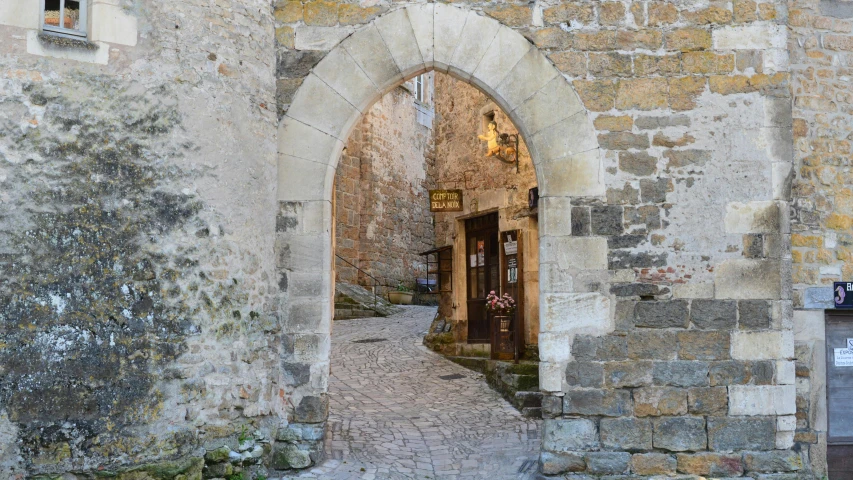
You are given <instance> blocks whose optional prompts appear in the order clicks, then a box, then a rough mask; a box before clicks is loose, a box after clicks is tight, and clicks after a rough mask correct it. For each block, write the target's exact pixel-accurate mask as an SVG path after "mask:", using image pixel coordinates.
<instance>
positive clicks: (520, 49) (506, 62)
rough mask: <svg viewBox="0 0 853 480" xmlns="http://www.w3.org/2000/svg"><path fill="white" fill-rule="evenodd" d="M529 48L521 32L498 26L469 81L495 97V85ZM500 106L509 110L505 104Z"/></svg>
mask: <svg viewBox="0 0 853 480" xmlns="http://www.w3.org/2000/svg"><path fill="white" fill-rule="evenodd" d="M531 48H532V45H531V44H530V42H528V41H527V39H526V38H524V37H523V36H521V34H519V33H518V32H516V31H515V30H513V29H511V28H506V27H500V28H499V29H498V33H497V35H496V36H495V38H494V40H493V41H492V43H491V44H490V45H489V49H488V51H489V54H488V55H486V56H484V57H483V59H482V61H481V62H480V64H479V65H478V66H477V69H476V70H474V74H473V76H472V78H471V82H472V83H473V84H474V85H475V86H477V87H479V88H481V89H482V90H483V91H484V92H486V93H487V94H489V95H490V96H491V97H492V98H497V97H498V95H497V92H496V91H495V89H496V88H497V86H498V85H500V83H501V82H502V81H503V79H504V78H506V76H507V75H508V74H509V72H510V71H511V70H512V68H513V67H514V66H515V65H516V64H517V63H518V61H519V60H521V59H522V57H524V56H525V55H526V54H527V53H528V52H529V51H530V49H531ZM502 108H504V110H505V111H509V110H508V109H507V108H506V106H505V105H502ZM524 133H525V134H526V133H527V132H524Z"/></svg>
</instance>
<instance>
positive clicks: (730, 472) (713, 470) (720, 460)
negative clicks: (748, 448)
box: [678, 452, 743, 478]
mask: <svg viewBox="0 0 853 480" xmlns="http://www.w3.org/2000/svg"><path fill="white" fill-rule="evenodd" d="M678 471H679V472H682V473H687V474H691V475H702V476H710V477H712V478H719V477H723V478H727V477H728V478H731V477H740V476H741V475H743V465H742V464H741V457H740V455H739V454H737V455H724V454H719V453H706V452H703V453H694V454H690V453H679V454H678Z"/></svg>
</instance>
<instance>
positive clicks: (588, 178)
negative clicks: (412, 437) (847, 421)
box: [0, 0, 853, 479]
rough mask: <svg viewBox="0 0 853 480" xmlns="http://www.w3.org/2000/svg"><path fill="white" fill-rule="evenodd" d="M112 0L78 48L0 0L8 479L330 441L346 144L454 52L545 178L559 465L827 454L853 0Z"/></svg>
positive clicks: (554, 449)
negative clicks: (334, 227)
mask: <svg viewBox="0 0 853 480" xmlns="http://www.w3.org/2000/svg"><path fill="white" fill-rule="evenodd" d="M90 7H91V9H90V13H91V15H90V16H91V19H90V22H89V24H90V29H89V31H88V32H86V33H87V35H88V36H87V38H86V39H85V40H75V41H64V40H63V41H56V38H54V37H51V36H50V35H47V34H43V33H40V30H41V28H40V25H39V12H38V2H23V1H13V2H3V4H2V5H0V36H2V41H0V67H2V68H0V187H2V188H0V320H2V323H0V358H2V360H0V373H2V375H0V472H2V473H3V474H4V475H5V477H8V478H40V479H47V478H51V479H52V478H72V479H73V478H77V479H89V478H97V477H98V476H105V475H106V476H113V477H117V478H123V479H131V478H133V479H139V478H143V479H149V478H154V479H190V478H193V479H195V478H200V477H202V476H204V477H208V478H226V477H228V476H231V475H237V474H245V476H246V477H250V476H254V475H256V474H263V475H272V474H275V473H276V472H286V471H290V470H292V469H299V468H305V467H308V466H310V465H312V464H316V463H317V462H319V461H321V459H322V448H321V445H322V438H323V435H324V422H325V420H326V418H327V410H328V398H327V396H326V393H325V392H326V389H327V381H328V369H329V365H328V356H329V335H330V333H331V331H330V330H331V322H330V319H331V315H332V312H331V293H332V291H333V288H331V284H332V279H331V271H332V263H331V259H332V240H331V222H332V209H331V199H332V191H333V187H332V180H333V179H334V174H335V169H336V166H337V161H338V159H339V157H340V155H341V151H342V149H343V145H344V144H345V142H346V141H347V137H348V135H349V132H350V131H351V129H352V127H353V125H355V123H356V121H357V120H358V118H359V117H360V116H361V114H362V113H364V112H365V111H366V110H367V109H368V108H369V107H370V105H372V103H373V102H375V101H376V100H377V99H378V98H380V96H381V94H382V93H385V92H386V91H388V90H389V89H391V88H393V87H394V86H396V85H399V84H400V83H402V82H403V81H404V80H405V79H407V78H409V77H411V76H412V75H415V74H417V73H419V72H421V71H426V70H429V69H437V70H441V71H446V72H449V73H450V74H451V75H454V76H455V77H457V78H459V79H461V80H464V81H468V82H470V83H472V84H473V85H475V86H476V87H478V88H479V89H481V90H482V91H484V92H485V93H487V94H488V95H490V96H491V97H492V98H493V99H494V101H495V102H496V103H497V104H498V105H499V106H500V108H501V109H502V110H503V111H505V112H507V115H508V116H509V117H510V119H511V120H512V121H513V123H514V124H515V125H516V126H517V127H518V129H519V131H520V132H521V134H522V135H523V136H524V139H525V143H526V145H527V146H528V148H529V151H530V154H531V158H532V161H533V163H534V165H535V168H536V172H537V180H538V184H539V187H540V194H541V204H540V251H539V262H540V268H539V271H540V282H539V285H540V304H541V308H540V336H539V345H540V356H541V358H542V360H543V361H542V363H541V366H540V378H541V385H540V387H541V390H543V391H544V392H546V396H545V399H544V407H545V408H544V410H545V414H546V416H547V417H548V418H547V419H546V420H545V434H544V438H543V444H542V456H541V461H540V463H541V465H540V467H541V469H542V472H543V474H546V475H550V474H566V473H571V474H575V473H577V474H579V475H580V474H583V475H588V476H595V477H598V476H612V475H617V476H618V475H627V474H631V475H635V476H652V475H670V476H671V475H677V474H687V475H703V476H721V477H737V476H748V477H751V478H798V477H800V476H803V477H809V478H810V477H820V476H822V475H823V474H824V472H825V467H826V465H825V463H826V461H825V459H826V455H825V446H826V434H825V432H826V416H825V403H821V392H822V390H821V389H822V388H823V384H824V382H825V379H824V378H823V377H822V376H821V375H823V370H822V368H821V366H820V362H822V357H821V353H820V352H822V351H823V350H822V349H823V348H825V347H824V345H823V343H822V341H823V340H822V337H821V336H820V334H819V333H815V332H816V331H815V330H814V328H812V327H815V328H822V327H821V325H822V324H821V322H822V310H823V309H825V308H827V300H826V298H827V295H826V291H827V287H826V284H827V282H831V281H832V280H833V279H841V278H844V279H851V275H853V273H851V268H853V256H851V254H850V252H851V250H850V249H851V245H853V237H851V226H853V223H851V222H852V221H851V217H850V208H849V207H850V202H849V201H848V200H849V197H850V191H849V190H850V185H851V183H853V181H851V178H852V177H853V174H851V166H850V162H849V158H848V157H849V150H850V145H849V139H848V138H847V136H848V133H849V132H847V130H848V129H849V125H850V122H849V118H848V117H849V114H850V103H851V100H850V97H849V95H848V94H847V93H846V85H847V83H848V81H849V79H848V76H849V74H850V73H849V71H848V70H849V67H848V65H849V61H850V52H851V50H853V40H851V38H853V37H851V32H853V23H851V19H850V18H848V17H849V9H846V8H845V5H844V2H835V1H833V0H825V1H821V2H819V3H818V2H803V1H792V2H781V1H770V2H755V1H752V0H735V1H732V2H716V1H707V0H695V1H691V0H688V1H678V2H666V1H642V0H638V1H628V0H625V1H578V2H575V1H565V2H561V1H558V0H554V1H537V2H533V3H527V2H506V3H495V2H476V1H459V2H454V3H453V4H452V5H450V4H444V3H427V2H418V3H415V2H412V3H409V2H391V1H387V0H376V1H370V2H361V3H339V2H334V1H327V0H314V1H306V2H301V1H295V0H278V1H276V2H270V1H262V0H240V1H238V0H217V1H201V0H186V1H181V2H167V1H162V0H115V1H101V0H93V1H92V2H91V5H90ZM795 167H796V168H795ZM795 331H796V332H797V335H796V336H795ZM821 409H824V412H823V413H821V412H822V410H821Z"/></svg>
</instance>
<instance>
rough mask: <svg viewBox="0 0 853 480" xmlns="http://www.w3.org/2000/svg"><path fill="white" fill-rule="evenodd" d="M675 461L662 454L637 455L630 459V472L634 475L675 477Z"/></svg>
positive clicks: (669, 456) (671, 457)
mask: <svg viewBox="0 0 853 480" xmlns="http://www.w3.org/2000/svg"><path fill="white" fill-rule="evenodd" d="M676 465H677V463H676V460H675V458H674V457H673V456H672V455H666V454H663V453H637V454H634V455H633V456H632V457H631V470H632V471H633V472H634V473H635V474H636V475H666V476H667V477H671V476H673V475H675V469H676Z"/></svg>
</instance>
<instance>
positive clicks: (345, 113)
mask: <svg viewBox="0 0 853 480" xmlns="http://www.w3.org/2000/svg"><path fill="white" fill-rule="evenodd" d="M317 105H322V106H323V108H317ZM287 115H288V116H289V117H291V118H293V119H295V120H299V121H300V122H302V123H305V124H308V125H310V126H312V127H314V128H316V129H317V130H320V131H322V132H324V133H327V134H329V135H331V136H333V137H336V138H339V139H341V140H342V141H346V139H347V137H348V136H349V132H350V127H351V126H352V124H353V123H354V122H355V121H356V120H357V119H358V118H359V117H360V112H359V110H358V109H356V108H355V107H354V106H352V104H350V103H349V102H347V100H346V99H345V98H344V97H342V96H341V95H340V94H339V93H338V92H336V91H335V90H334V89H333V88H332V87H330V86H329V85H327V84H326V83H325V82H323V81H322V80H320V79H319V78H318V77H317V76H316V75H314V74H310V75H308V76H307V77H306V78H305V81H304V82H302V86H301V87H300V88H299V92H298V93H297V94H296V98H294V99H293V103H292V104H291V105H290V109H289V110H288V111H287Z"/></svg>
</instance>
